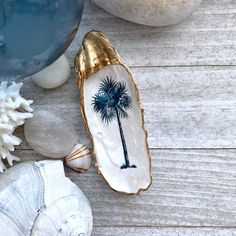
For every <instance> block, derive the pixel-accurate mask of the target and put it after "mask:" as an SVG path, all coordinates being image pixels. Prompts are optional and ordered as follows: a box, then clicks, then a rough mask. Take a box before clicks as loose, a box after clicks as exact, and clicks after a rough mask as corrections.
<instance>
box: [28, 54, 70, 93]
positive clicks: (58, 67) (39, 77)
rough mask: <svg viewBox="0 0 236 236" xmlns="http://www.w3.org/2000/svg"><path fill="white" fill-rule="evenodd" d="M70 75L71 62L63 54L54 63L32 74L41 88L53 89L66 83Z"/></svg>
mask: <svg viewBox="0 0 236 236" xmlns="http://www.w3.org/2000/svg"><path fill="white" fill-rule="evenodd" d="M69 76H70V63H69V61H68V59H67V58H66V57H65V55H62V56H61V57H60V58H59V59H57V60H56V61H55V62H54V63H53V64H51V65H50V66H48V67H46V68H45V69H43V70H42V71H40V72H38V73H36V74H34V75H32V79H33V81H34V82H35V84H37V85H38V86H39V87H41V88H46V89H52V88H56V87H59V86H61V85H62V84H64V83H65V82H66V81H67V80H68V78H69Z"/></svg>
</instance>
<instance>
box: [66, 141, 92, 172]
mask: <svg viewBox="0 0 236 236" xmlns="http://www.w3.org/2000/svg"><path fill="white" fill-rule="evenodd" d="M65 163H66V165H67V166H68V167H70V168H71V169H73V170H75V171H77V172H80V173H85V172H87V171H88V169H89V168H90V166H91V163H92V156H91V152H90V150H89V149H88V148H87V147H86V146H85V145H83V144H76V145H75V147H74V148H73V150H72V152H71V154H70V155H68V156H67V157H66V158H65Z"/></svg>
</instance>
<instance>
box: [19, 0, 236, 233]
mask: <svg viewBox="0 0 236 236" xmlns="http://www.w3.org/2000/svg"><path fill="white" fill-rule="evenodd" d="M91 29H98V30H102V31H103V32H105V33H106V34H107V35H108V37H109V38H110V39H111V41H112V42H113V43H114V45H115V46H116V47H117V48H118V50H119V52H120V54H121V56H122V57H123V59H124V61H125V62H126V63H127V64H128V65H130V66H131V70H132V72H133V74H134V76H135V78H136V79H137V82H138V86H139V88H140V96H141V101H142V103H143V107H144V109H145V121H146V124H145V125H146V128H147V130H148V133H149V138H148V142H149V145H150V147H151V155H152V163H153V167H152V174H153V184H152V186H151V188H150V189H149V190H148V191H146V192H144V193H142V194H141V195H139V196H135V197H132V196H125V195H122V194H117V193H115V192H113V191H112V190H110V189H109V188H108V187H107V186H106V184H105V183H104V181H103V180H102V179H101V178H100V177H99V176H98V174H97V172H96V170H95V169H94V168H91V169H90V170H89V172H88V173H87V174H84V175H79V174H77V173H75V172H73V171H71V170H69V169H66V175H67V176H68V177H70V178H71V179H72V180H73V181H74V182H76V183H77V184H78V185H79V186H80V187H81V189H82V190H83V191H84V192H85V194H86V195H87V196H88V199H89V200H90V202H91V205H92V208H93V214H94V225H95V228H94V232H93V235H94V236H96V235H97V236H98V235H104V236H106V235H114V236H116V235H131V236H135V235H147V236H148V235H160V236H177V235H179V236H197V235H199V236H202V235H204V236H212V235H215V236H231V235H232V236H233V235H236V230H235V228H234V227H236V223H235V222H236V207H235V206H236V204H235V203H236V202H235V201H236V200H235V199H236V57H235V49H236V1H235V0H221V1H219V0H203V4H202V6H201V7H200V8H199V9H198V10H197V11H196V12H195V13H194V14H193V15H192V16H191V17H190V18H189V19H187V20H186V21H184V22H182V23H181V24H178V25H176V26H170V27H163V28H155V27H146V26H141V25H136V24H133V23H130V22H126V21H124V20H122V19H119V18H117V17H114V16H111V15H110V14H108V13H106V12H105V11H103V10H102V9H100V8H98V7H97V6H95V5H94V4H92V3H91V2H90V1H89V0H87V1H86V2H85V9H84V15H83V20H82V23H81V26H80V29H79V33H78V34H77V36H76V38H75V40H74V42H73V43H72V45H71V46H70V48H69V49H68V50H67V52H66V54H67V55H68V57H69V58H70V62H71V66H72V67H73V57H74V55H75V54H76V53H77V51H78V49H79V47H80V43H81V41H82V38H83V35H84V34H85V33H86V32H87V31H89V30H91ZM74 77H75V76H74V71H72V74H71V78H70V80H69V81H68V82H67V83H66V84H65V85H63V86H61V87H60V88H57V89H54V90H44V89H41V88H38V87H36V86H35V85H34V84H33V83H32V81H31V80H30V78H27V79H25V80H24V83H25V86H24V88H23V90H22V94H23V95H24V96H25V97H27V98H30V99H33V100H34V101H35V103H34V109H35V110H39V109H48V110H51V111H54V112H55V113H56V114H57V115H59V116H61V117H63V119H64V121H65V123H66V124H68V126H69V128H70V129H71V134H72V135H73V136H74V137H75V141H76V142H81V143H85V144H87V145H89V139H88V135H87V134H86V131H85V127H84V124H83V121H82V117H81V114H80V106H79V94H78V91H77V89H76V82H75V78H74ZM16 135H17V136H19V137H21V138H22V139H23V143H22V145H21V146H19V147H17V150H16V152H15V154H16V155H18V156H20V157H21V158H22V160H23V161H27V160H41V159H43V157H42V156H41V155H39V154H37V153H35V152H34V151H33V150H31V149H30V147H29V146H28V145H27V143H26V141H25V139H24V135H23V128H19V129H18V130H17V131H16Z"/></svg>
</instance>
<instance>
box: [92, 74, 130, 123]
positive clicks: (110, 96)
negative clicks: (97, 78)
mask: <svg viewBox="0 0 236 236" xmlns="http://www.w3.org/2000/svg"><path fill="white" fill-rule="evenodd" d="M92 106H93V109H94V111H95V112H97V113H100V115H101V118H102V121H104V122H106V123H110V122H111V121H112V120H113V119H114V118H115V117H116V116H117V115H118V116H119V117H121V118H128V113H127V112H126V110H128V109H130V108H131V107H132V98H131V97H130V96H129V95H128V91H127V89H126V84H125V83H124V82H116V81H115V80H113V79H112V78H109V77H106V78H105V79H103V80H102V82H101V84H100V87H99V90H98V92H97V93H96V94H95V95H94V96H93V99H92Z"/></svg>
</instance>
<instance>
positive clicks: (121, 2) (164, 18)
mask: <svg viewBox="0 0 236 236" xmlns="http://www.w3.org/2000/svg"><path fill="white" fill-rule="evenodd" d="M92 1H93V2H94V3H96V4H97V5H98V6H100V7H101V8H103V9H104V10H106V11H108V12H110V13H111V14H113V15H115V16H118V17H121V18H123V19H126V20H129V21H132V22H135V23H138V24H143V25H152V26H166V25H173V24H177V23H179V22H180V21H182V20H184V19H185V18H187V17H188V16H189V15H190V14H192V12H193V11H194V10H195V9H196V8H197V7H198V6H199V4H200V3H201V2H202V0H112V1H111V0H92Z"/></svg>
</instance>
